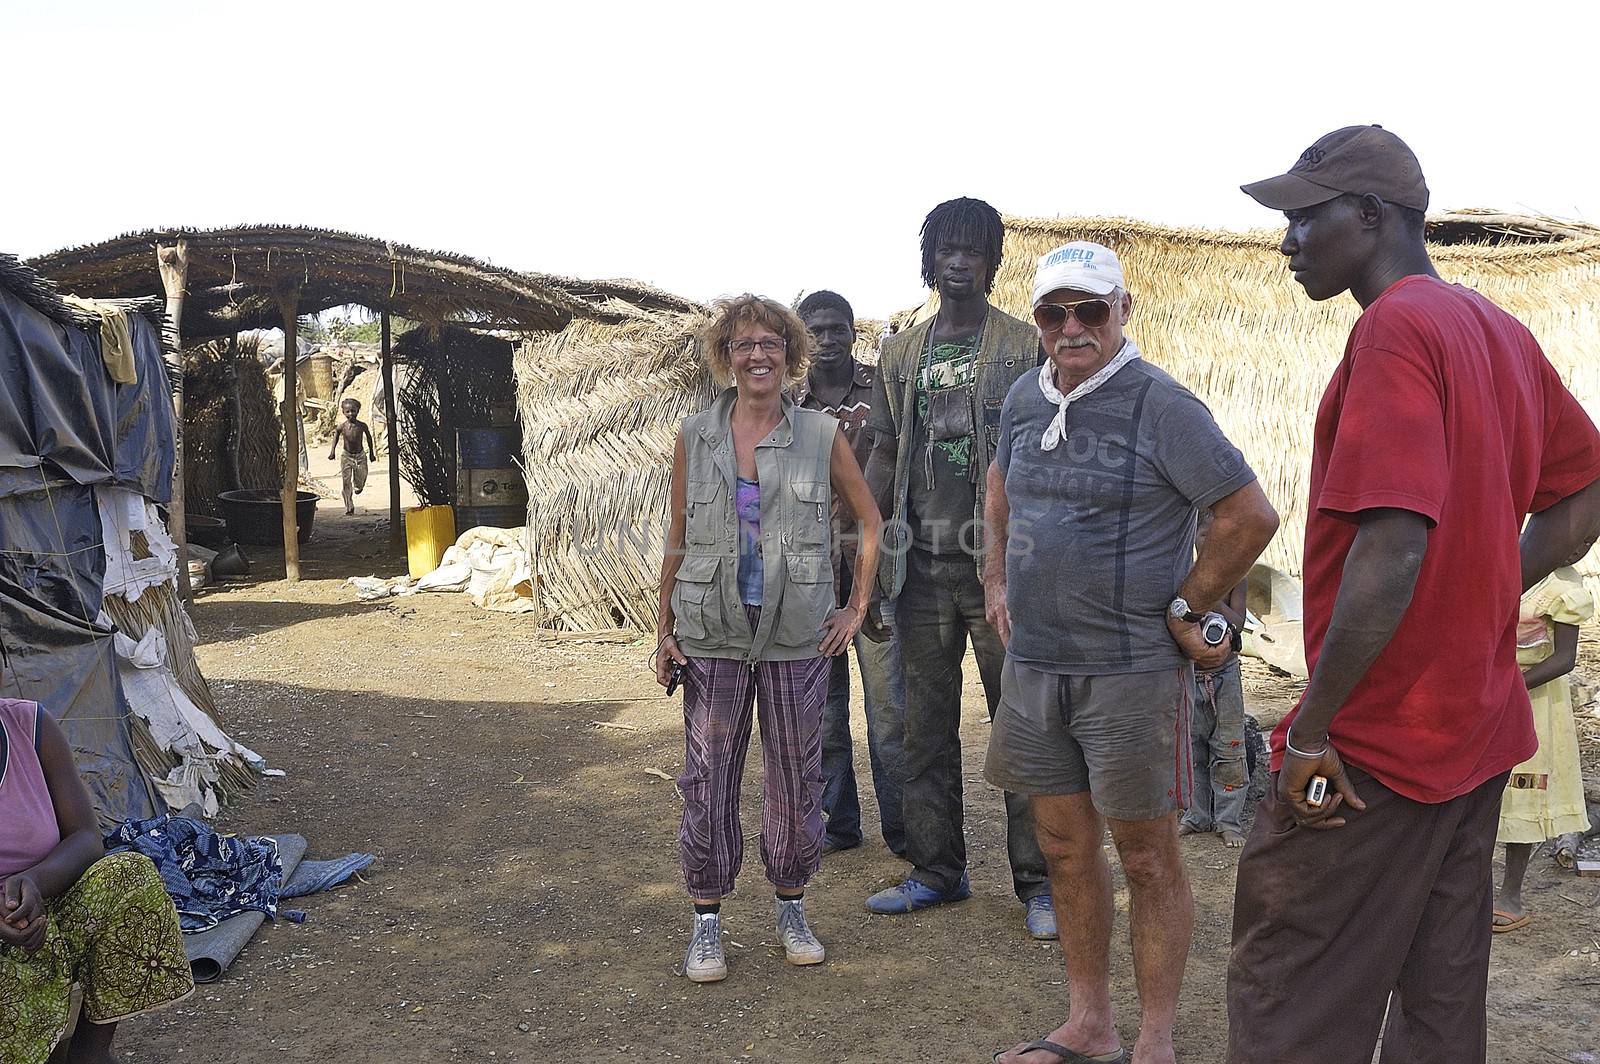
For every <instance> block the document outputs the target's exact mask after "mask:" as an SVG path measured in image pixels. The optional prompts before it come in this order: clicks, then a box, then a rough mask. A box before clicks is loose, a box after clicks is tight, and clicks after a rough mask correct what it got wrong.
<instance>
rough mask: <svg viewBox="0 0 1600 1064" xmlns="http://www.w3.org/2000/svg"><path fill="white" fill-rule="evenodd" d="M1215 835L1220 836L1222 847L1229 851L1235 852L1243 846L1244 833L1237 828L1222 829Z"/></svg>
mask: <svg viewBox="0 0 1600 1064" xmlns="http://www.w3.org/2000/svg"><path fill="white" fill-rule="evenodd" d="M1217 834H1219V835H1221V836H1222V845H1224V846H1226V847H1228V849H1230V850H1237V849H1238V848H1239V847H1241V846H1243V845H1244V832H1242V831H1240V830H1239V829H1238V828H1223V829H1222V830H1221V831H1219V832H1218V833H1217Z"/></svg>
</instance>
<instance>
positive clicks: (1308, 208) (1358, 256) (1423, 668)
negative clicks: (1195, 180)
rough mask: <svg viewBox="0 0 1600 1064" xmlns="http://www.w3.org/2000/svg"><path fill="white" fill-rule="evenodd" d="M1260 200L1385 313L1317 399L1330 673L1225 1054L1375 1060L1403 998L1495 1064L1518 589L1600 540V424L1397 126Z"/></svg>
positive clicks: (1312, 562) (1402, 1017) (1296, 259)
mask: <svg viewBox="0 0 1600 1064" xmlns="http://www.w3.org/2000/svg"><path fill="white" fill-rule="evenodd" d="M1244 191H1245V192H1246V193H1248V194H1249V195H1251V196H1252V197H1254V198H1255V199H1256V200H1257V201H1259V202H1260V203H1262V204H1263V205H1265V206H1268V207H1271V208H1273V209H1275V210H1281V211H1283V212H1284V215H1285V216H1286V217H1287V219H1288V230H1287V232H1286V233H1285V234H1284V238H1283V244H1282V246H1281V250H1282V252H1283V254H1284V255H1286V256H1288V258H1289V268H1290V269H1291V270H1293V271H1294V277H1295V280H1296V281H1298V282H1299V283H1300V285H1301V286H1302V287H1304V288H1305V290H1306V294H1307V295H1309V296H1310V297H1311V298H1312V299H1315V300H1324V299H1332V298H1335V297H1337V296H1339V295H1342V294H1343V293H1344V292H1346V291H1348V292H1350V293H1351V295H1353V296H1354V297H1355V298H1356V301H1357V302H1358V303H1360V304H1361V306H1362V308H1363V313H1362V315H1361V317H1360V319H1359V320H1358V321H1357V322H1356V325H1355V328H1354V329H1353V330H1352V331H1351V334H1350V339H1349V342H1348V343H1347V344H1346V346H1345V353H1344V359H1343V361H1341V362H1340V364H1339V367H1338V369H1337V370H1336V371H1335V372H1334V375H1333V379H1332V380H1331V381H1330V382H1329V384H1328V388H1327V392H1326V393H1325V394H1324V395H1323V398H1322V403H1321V405H1320V407H1319V408H1318V410H1317V423H1316V435H1315V442H1314V446H1313V451H1312V459H1311V496H1310V506H1309V507H1308V513H1307V518H1306V544H1305V558H1304V570H1305V639H1306V663H1307V665H1308V666H1310V669H1311V681H1310V684H1309V686H1308V687H1307V688H1306V693H1305V696H1304V698H1303V699H1302V700H1301V702H1300V705H1299V706H1298V707H1297V708H1296V710H1295V711H1294V712H1293V713H1291V714H1290V715H1289V716H1288V717H1287V718H1286V719H1285V720H1284V721H1283V723H1282V724H1280V725H1279V726H1278V728H1277V729H1276V731H1274V732H1273V736H1272V766H1273V769H1274V770H1275V771H1276V773H1277V775H1276V785H1275V787H1274V788H1273V789H1271V791H1270V792H1269V794H1268V796H1267V800H1266V802H1264V803H1263V805H1262V807H1261V809H1260V810H1259V812H1258V815H1257V818H1256V822H1255V827H1254V829H1253V831H1252V832H1251V836H1250V839H1249V841H1248V842H1247V844H1246V846H1245V851H1244V855H1243V856H1242V858H1241V859H1240V863H1239V877H1238V888H1237V895H1236V898H1235V902H1234V926H1233V945H1234V951H1233V958H1232V961H1231V963H1230V965H1229V969H1228V1012H1229V1054H1228V1060H1229V1061H1230V1062H1233V1064H1256V1062H1261V1064H1267V1062H1271V1064H1285V1062H1293V1061H1302V1060H1303V1061H1313V1060H1315V1061H1319V1062H1320V1061H1357V1060H1359V1061H1363V1062H1364V1061H1369V1060H1371V1056H1372V1049H1373V1046H1374V1044H1375V1043H1376V1041H1377V1038H1378V1033H1379V1028H1380V1026H1382V1024H1383V1018H1384V1013H1385V1007H1386V1005H1388V1002H1389V999H1390V993H1391V991H1394V993H1395V1004H1394V1006H1393V1007H1392V1008H1390V1009H1389V1012H1390V1021H1389V1024H1388V1027H1387V1029H1386V1030H1385V1031H1384V1043H1383V1048H1384V1053H1383V1060H1384V1061H1386V1062H1387V1061H1402V1060H1403V1061H1408V1062H1420V1061H1439V1062H1446V1061H1448V1062H1449V1064H1463V1062H1471V1061H1482V1060H1484V1058H1485V1053H1486V1048H1487V1032H1486V1026H1485V1013H1484V999H1485V993H1486V989H1487V981H1488V966H1489V940H1490V924H1491V909H1492V898H1493V891H1492V883H1491V875H1490V872H1491V869H1490V859H1491V855H1492V853H1493V850H1494V836H1495V827H1496V824H1497V820H1498V814H1499V808H1500V795H1501V792H1502V791H1503V790H1504V788H1505V782H1506V776H1507V773H1508V772H1509V771H1510V769H1511V768H1512V766H1514V765H1516V764H1517V763H1518V762H1520V761H1522V760H1524V759H1525V758H1527V757H1528V756H1529V755H1530V754H1532V753H1533V751H1534V749H1535V746H1536V742H1535V739H1534V732H1533V723H1532V718H1531V715H1530V711H1529V704H1528V694H1527V691H1526V689H1525V687H1524V685H1523V683H1522V675H1521V672H1520V670H1519V669H1518V667H1517V661H1516V636H1515V629H1516V621H1517V603H1518V598H1519V596H1520V594H1521V592H1522V591H1523V590H1524V589H1525V588H1527V587H1528V586H1530V585H1531V584H1533V583H1534V582H1536V581H1537V580H1539V579H1541V578H1543V577H1544V575H1545V574H1547V573H1549V572H1550V571H1551V570H1552V569H1554V568H1555V567H1556V566H1557V565H1559V564H1561V563H1562V562H1563V561H1565V560H1566V559H1568V558H1570V557H1571V556H1572V554H1573V553H1575V552H1576V551H1578V550H1581V549H1582V548H1583V547H1585V546H1586V545H1587V544H1590V543H1592V542H1593V541H1594V539H1595V537H1596V535H1597V533H1600V486H1597V484H1600V433H1597V432H1596V430H1595V427H1594V425H1593V423H1592V422H1591V421H1590V420H1589V418H1588V416H1587V415H1586V414H1585V413H1584V412H1583V409H1582V408H1581V407H1580V406H1579V405H1578V403H1577V401H1576V400H1575V399H1574V398H1573V397H1572V395H1571V394H1570V393H1569V392H1568V391H1567V390H1566V388H1565V387H1563V386H1562V383H1561V380H1560V378H1559V377H1558V376H1557V374H1556V372H1555V370H1554V368H1553V367H1551V365H1550V363H1549V362H1548V361H1547V360H1546V359H1545V357H1544V354H1543V352H1542V351H1540V349H1539V345H1538V343H1537V342H1536V341H1535V340H1534V338H1533V336H1532V335H1531V334H1530V333H1529V332H1528V330H1527V329H1526V328H1524V327H1523V326H1522V325H1521V323H1519V322H1517V321H1516V320H1515V319H1514V318H1512V317H1511V316H1510V315H1508V314H1506V313H1505V312H1504V311H1502V310H1500V309H1499V308H1498V307H1496V306H1495V305H1494V304H1492V303H1490V302H1489V301H1488V300H1487V299H1484V298H1483V297H1482V296H1480V295H1478V294H1477V293H1475V292H1473V291H1471V290H1470V289H1466V288H1462V287H1460V286H1458V285H1451V284H1446V283H1445V282H1444V281H1442V280H1440V278H1439V275H1438V273H1437V272H1435V270H1434V268H1433V264H1432V263H1431V262H1430V261H1429V259H1428V253H1427V248H1426V246H1425V244H1424V239H1423V229H1424V224H1423V211H1424V210H1426V208H1427V205H1428V189H1427V185H1426V184H1425V183H1424V181H1423V177H1422V169H1421V167H1420V166H1419V165H1418V163H1417V159H1416V156H1414V155H1413V154H1412V153H1411V150H1410V149H1409V148H1407V147H1406V145H1405V144H1404V143H1403V142H1402V141H1401V140H1400V139H1399V138H1398V137H1396V136H1394V134H1392V133H1389V132H1387V131H1386V130H1384V129H1382V128H1380V127H1378V126H1350V127H1347V128H1345V129H1340V130H1336V131H1335V132H1333V133H1329V134H1328V135H1327V136H1325V137H1323V138H1322V139H1321V140H1319V141H1317V143H1316V144H1314V145H1312V146H1311V147H1310V148H1308V149H1307V150H1306V151H1305V153H1304V154H1302V155H1301V156H1300V159H1299V161H1298V162H1296V163H1295V165H1294V166H1293V167H1292V168H1291V169H1290V170H1289V172H1288V173H1286V174H1283V175H1282V176H1279V177H1274V178H1270V179H1268V180H1265V181H1258V182H1256V183H1254V184H1251V185H1246V186H1244ZM1529 513H1532V514H1533V515H1534V516H1533V517H1532V518H1531V519H1530V520H1529V521H1528V525H1527V529H1526V531H1525V532H1523V533H1522V538H1521V544H1520V549H1519V543H1518V535H1519V531H1521V529H1522V525H1523V518H1524V517H1525V515H1527V514H1529ZM1317 776H1321V777H1323V778H1324V779H1325V780H1326V781H1327V797H1326V799H1325V800H1323V801H1322V802H1321V804H1320V805H1313V804H1312V802H1311V800H1310V797H1309V796H1308V793H1307V792H1308V788H1309V787H1310V786H1311V784H1312V781H1313V779H1314V777H1317Z"/></svg>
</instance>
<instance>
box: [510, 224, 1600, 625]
mask: <svg viewBox="0 0 1600 1064" xmlns="http://www.w3.org/2000/svg"><path fill="white" fill-rule="evenodd" d="M1429 237H1430V240H1431V241H1432V244H1433V246H1432V248H1431V250H1432V253H1433V255H1434V261H1435V262H1436V263H1437V264H1438V266H1439V269H1440V271H1441V272H1442V273H1443V274H1444V275H1445V276H1446V277H1447V278H1449V279H1450V280H1457V281H1461V282H1463V283H1465V284H1468V285H1470V286H1472V287H1474V288H1477V289H1479V290H1480V291H1482V292H1484V293H1485V294H1486V295H1488V296H1489V297H1490V298H1492V299H1494V300H1495V301H1496V302H1498V303H1500V304H1501V305H1502V306H1504V307H1505V308H1506V309H1507V310H1509V311H1511V312H1512V313H1513V314H1516V315H1517V316H1518V317H1519V318H1521V319H1522V320H1523V321H1525V322H1527V323H1528V324H1529V326H1530V327H1531V328H1532V329H1533V331H1534V333H1535V335H1537V336H1538V337H1539V339H1540V341H1541V343H1543V344H1544V346H1545V350H1546V352H1547V353H1548V354H1549V355H1550V357H1551V359H1552V361H1553V362H1554V363H1555V364H1556V366H1557V367H1558V368H1559V369H1560V370H1561V372H1562V374H1563V376H1564V377H1565V378H1566V379H1567V380H1568V382H1569V384H1570V385H1571V386H1572V388H1573V390H1574V391H1575V392H1576V393H1577V394H1578V396H1579V397H1580V398H1581V399H1583V400H1584V401H1585V403H1586V404H1587V405H1589V406H1590V408H1591V410H1592V411H1593V412H1595V413H1600V359H1586V358H1585V353H1586V352H1588V351H1591V350H1600V227H1594V226H1588V225H1584V224H1581V223H1571V222H1556V221H1551V220H1548V219H1539V218H1523V217H1515V216H1508V215H1498V214H1488V213H1478V214H1468V213H1463V214H1452V215H1444V216H1439V217H1437V218H1435V219H1433V220H1431V221H1430V226H1429ZM1073 239H1090V240H1097V241H1100V242H1101V243H1105V244H1108V245H1109V246H1112V247H1114V248H1116V249H1117V252H1118V254H1119V255H1120V256H1121V257H1122V261H1123V264H1124V267H1125V269H1126V270H1127V273H1128V277H1129V285H1130V287H1131V288H1132V289H1133V292H1134V298H1135V309H1134V319H1133V322H1132V324H1131V325H1130V326H1129V331H1130V333H1131V334H1132V335H1133V336H1134V337H1135V338H1136V339H1137V340H1138V341H1139V344H1140V346H1141V347H1142V348H1143V349H1144V350H1145V352H1146V354H1147V355H1148V356H1149V357H1150V358H1151V360H1152V361H1154V362H1156V363H1158V364H1160V365H1161V366H1163V367H1164V368H1166V369H1167V370H1168V371H1169V372H1171V373H1173V374H1174V375H1175V376H1176V377H1177V378H1178V379H1179V380H1181V381H1183V382H1184V383H1186V384H1187V385H1189V387H1190V388H1192V389H1193V390H1194V391H1195V392H1196V394H1198V395H1199V396H1200V397H1201V398H1203V399H1204V400H1205V401H1206V402H1207V403H1208V404H1210V406H1211V408H1212V410H1213V412H1215V413H1216V415H1217V418H1218V420H1219V421H1220V422H1221V423H1222V425H1223V427H1224V429H1226V430H1227V431H1228V433H1229V434H1230V435H1231V436H1232V437H1233V438H1234V440H1235V441H1237V442H1238V443H1239V444H1240V446H1241V447H1243V448H1244V450H1245V453H1246V454H1247V455H1248V456H1249V458H1250V461H1251V463H1252V464H1253V465H1254V466H1255V468H1256V470H1257V471H1258V472H1259V473H1260V475H1261V478H1262V483H1263V486H1264V487H1265V489H1266V491H1267V493H1268V494H1269V495H1270V496H1271V497H1272V500H1273V502H1274V503H1275V504H1276V505H1277V506H1278V508H1279V510H1280V511H1281V512H1282V513H1283V515H1284V518H1285V521H1284V529H1283V531H1281V532H1280V533H1279V534H1278V537H1277V539H1276V540H1274V542H1273V544H1272V546H1271V547H1270V548H1269V549H1268V552H1267V560H1268V561H1269V562H1270V563H1272V564H1274V565H1277V566H1279V567H1281V568H1286V569H1289V570H1290V571H1293V572H1298V571H1299V559H1300V550H1301V544H1302V542H1303V540H1304V538H1305V515H1304V500H1305V491H1306V486H1305V478H1306V475H1307V472H1308V470H1309V466H1310V441H1311V429H1312V424H1313V419H1314V415H1315V411H1316V403H1317V400H1318V399H1320V397H1321V395H1322V390H1323V387H1324V385H1325V384H1326V383H1327V380H1328V376H1329V375H1330V374H1331V372H1332V368H1333V366H1334V364H1335V363H1336V362H1337V361H1338V359H1339V357H1340V355H1341V353H1342V352H1343V350H1344V340H1345V335H1346V333H1347V332H1348V330H1349V327H1350V324H1351V323H1352V322H1353V321H1354V320H1355V317H1356V314H1357V307H1356V305H1355V303H1354V302H1353V301H1351V300H1350V299H1348V298H1342V299H1338V300H1333V301H1330V302H1328V303H1312V302H1311V301H1309V300H1308V299H1306V298H1305V295H1304V293H1303V292H1302V291H1301V290H1300V288H1299V286H1298V285H1296V284H1294V281H1293V279H1292V278H1291V277H1290V276H1289V274H1288V271H1287V269H1286V268H1285V267H1284V264H1283V257H1282V256H1281V255H1280V254H1278V251H1277V247H1278V241H1279V233H1278V232H1276V231H1272V230H1261V231H1258V232H1252V233H1229V232H1219V231H1211V230H1199V229H1176V228H1169V227H1163V226H1156V225H1150V224H1147V223H1144V222H1137V221H1132V220H1128V219H1117V218H1058V219H1021V218H1012V219H1008V220H1007V223H1006V261H1005V262H1004V263H1003V264H1002V267H1001V270H1000V275H999V277H998V278H997V282H996V289H995V300H996V302H997V303H998V304H999V305H1000V306H1002V307H1004V308H1005V309H1006V310H1008V311H1010V312H1011V313H1013V314H1017V315H1019V316H1024V317H1025V316H1026V315H1027V313H1028V302H1029V296H1030V293H1031V290H1032V282H1033V264H1034V261H1035V259H1037V257H1038V256H1039V255H1041V254H1043V253H1044V252H1045V251H1048V250H1049V249H1050V248H1053V247H1055V246H1057V245H1058V244H1061V243H1063V242H1065V241H1067V240H1073ZM928 310H929V308H928V307H924V308H923V311H922V312H923V313H926V312H927V311H928ZM913 317H914V315H913V314H912V313H909V312H908V313H907V314H904V315H897V316H896V319H895V320H896V321H897V322H898V323H900V324H905V323H906V322H909V321H910V320H912V318H913ZM697 324H698V318H697V316H696V315H695V314H694V313H684V314H676V315H674V314H661V315H658V316H657V317H656V318H655V319H654V320H637V321H633V322H628V323H623V324H603V323H597V322H576V323H574V324H573V325H571V326H569V327H568V328H567V329H566V330H564V331H563V332H561V333H558V334H556V335H554V336H546V337H540V338H537V339H535V340H532V341H529V342H527V343H525V344H524V345H523V346H522V347H521V348H520V349H519V350H518V352H517V356H516V360H515V369H516V373H517V384H518V400H519V407H520V410H521V416H522V419H523V427H524V449H525V452H526V454H525V458H526V466H527V479H528V488H529V492H528V494H529V498H530V499H532V500H533V501H532V502H531V503H530V523H531V525H532V531H533V535H532V538H531V550H532V552H533V554H534V567H535V569H534V571H535V572H536V573H537V574H538V576H537V579H538V584H539V595H540V605H541V608H542V617H541V620H542V622H543V623H545V624H548V625H550V626H553V627H560V628H568V629H594V628H609V627H612V626H614V625H619V624H620V625H626V626H629V627H634V628H638V629H641V630H649V629H650V628H651V627H652V626H653V624H654V621H655V604H656V593H657V574H658V573H659V571H660V563H661V537H662V533H663V522H664V521H665V517H666V507H667V503H666V499H667V476H668V469H669V465H670V461H671V454H672V443H673V439H674V436H675V433H676V431H677V427H678V422H679V421H680V420H681V419H682V418H683V417H684V416H685V415H687V414H689V413H691V412H693V411H695V410H698V409H701V408H702V407H703V406H704V405H705V404H706V403H707V402H709V400H710V398H711V396H712V385H711V382H710V380H709V379H708V378H707V376H706V374H705V372H704V369H703V367H702V363H701V361H700V359H699V358H698V356H697V355H696V353H695V351H694V349H693V344H692V339H691V338H692V333H693V329H694V327H695V326H696V325H697ZM859 325H860V326H862V327H863V328H862V332H863V336H862V339H861V342H860V343H858V347H857V355H858V357H859V356H862V355H866V354H868V352H869V351H870V349H871V347H872V345H873V343H874V340H875V338H876V335H877V333H878V332H879V331H881V329H882V325H881V324H880V323H859Z"/></svg>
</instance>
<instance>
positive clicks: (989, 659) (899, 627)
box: [894, 549, 1050, 901]
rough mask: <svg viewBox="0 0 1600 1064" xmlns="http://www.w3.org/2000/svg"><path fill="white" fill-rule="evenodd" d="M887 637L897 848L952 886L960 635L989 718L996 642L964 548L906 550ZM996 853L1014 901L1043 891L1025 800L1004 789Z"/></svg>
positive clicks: (995, 699) (962, 840)
mask: <svg viewBox="0 0 1600 1064" xmlns="http://www.w3.org/2000/svg"><path fill="white" fill-rule="evenodd" d="M895 607H896V611H897V612H896V616H895V629H894V630H895V637H896V638H897V639H898V640H899V642H900V653H901V655H902V656H903V658H904V659H905V670H906V716H905V776H904V779H905V796H904V800H905V809H906V857H907V859H908V860H910V861H911V863H912V864H913V865H915V866H916V871H915V873H914V874H915V875H916V877H917V879H919V880H921V881H922V882H923V883H924V884H926V885H928V886H930V887H932V888H933V889H934V890H937V891H941V892H943V891H950V890H953V889H955V886H956V884H957V883H959V882H960V881H961V875H962V873H964V872H965V871H966V870H967V840H966V836H965V834H964V832H963V828H962V820H963V808H962V782H963V779H962V775H961V662H962V659H963V658H964V657H965V656H966V653H967V641H968V640H969V639H970V640H971V641H972V652H973V655H974V657H976V658H977V659H978V675H979V677H980V678H981V679H982V680H983V693H984V695H985V696H986V700H987V702H988V706H987V708H988V710H989V719H990V720H993V719H994V711H995V707H996V706H998V705H999V704H1000V670H1001V667H1002V666H1003V665H1004V664H1005V660H1006V648H1005V645H1004V644H1003V643H1001V642H1000V635H999V633H998V632H996V631H995V630H994V626H993V625H991V624H990V623H989V622H988V620H987V619H986V618H985V617H984V612H983V585H982V584H981V583H980V582H979V580H978V570H977V567H976V566H975V565H974V564H973V561H972V559H971V558H969V557H967V556H966V555H965V554H957V555H941V554H930V553H928V552H927V551H924V550H917V549H913V550H912V551H911V552H910V553H909V554H908V555H907V557H906V583H905V587H903V588H902V589H901V591H900V597H899V598H898V599H897V600H896V602H895ZM1006 855H1007V856H1008V857H1009V858H1010V860H1011V884H1012V888H1013V889H1014V890H1015V891H1016V892H1017V897H1018V898H1020V899H1022V900H1023V901H1027V900H1028V899H1029V898H1033V897H1036V896H1038V895H1040V894H1047V893H1049V891H1050V883H1049V880H1048V878H1047V877H1046V873H1045V864H1044V854H1042V853H1041V852H1040V851H1039V840H1038V838H1037V837H1036V836H1035V835H1034V828H1033V812H1032V809H1031V808H1030V806H1029V804H1028V799H1027V798H1026V797H1024V796H1023V795H1020V794H1013V793H1011V792H1010V791H1007V792H1006Z"/></svg>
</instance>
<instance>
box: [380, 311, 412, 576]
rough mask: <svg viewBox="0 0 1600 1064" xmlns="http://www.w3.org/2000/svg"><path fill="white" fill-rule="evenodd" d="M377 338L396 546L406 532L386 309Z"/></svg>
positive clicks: (391, 526)
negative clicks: (381, 369)
mask: <svg viewBox="0 0 1600 1064" xmlns="http://www.w3.org/2000/svg"><path fill="white" fill-rule="evenodd" d="M378 315H379V317H378V321H379V326H378V338H379V340H380V342H381V343H382V350H383V424H384V426H385V427H386V428H387V430H388V433H387V435H388V450H389V542H390V544H392V545H393V546H396V547H399V546H401V545H402V544H403V543H405V539H406V532H405V528H404V527H403V526H402V524H401V522H400V447H399V439H400V437H399V424H398V423H397V422H396V421H395V416H394V352H393V351H392V350H390V348H389V312H388V311H387V310H381V311H379V312H378Z"/></svg>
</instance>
